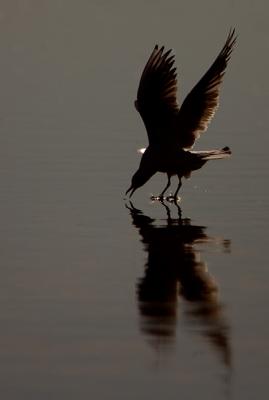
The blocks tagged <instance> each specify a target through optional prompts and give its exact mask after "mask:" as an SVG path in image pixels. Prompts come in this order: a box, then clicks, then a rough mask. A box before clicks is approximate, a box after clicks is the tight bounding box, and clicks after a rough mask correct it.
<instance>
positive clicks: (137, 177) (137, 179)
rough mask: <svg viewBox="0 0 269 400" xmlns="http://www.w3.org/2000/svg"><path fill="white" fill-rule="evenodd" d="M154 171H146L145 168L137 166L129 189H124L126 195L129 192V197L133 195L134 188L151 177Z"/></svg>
mask: <svg viewBox="0 0 269 400" xmlns="http://www.w3.org/2000/svg"><path fill="white" fill-rule="evenodd" d="M154 173H155V171H154V172H152V171H147V170H145V169H142V168H139V169H138V170H137V171H136V173H135V174H134V175H133V177H132V183H131V186H130V187H129V189H128V190H127V191H126V193H125V194H126V195H127V194H128V193H129V192H130V195H129V197H131V196H132V195H133V193H134V192H135V190H136V189H138V188H139V187H141V186H143V185H144V184H145V183H146V182H147V181H148V180H149V179H150V178H151V177H152V175H154Z"/></svg>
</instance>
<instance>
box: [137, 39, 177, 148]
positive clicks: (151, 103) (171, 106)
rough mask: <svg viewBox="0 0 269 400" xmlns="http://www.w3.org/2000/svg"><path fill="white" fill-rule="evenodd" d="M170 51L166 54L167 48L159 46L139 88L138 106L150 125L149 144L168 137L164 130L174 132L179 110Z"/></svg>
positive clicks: (143, 117) (144, 119)
mask: <svg viewBox="0 0 269 400" xmlns="http://www.w3.org/2000/svg"><path fill="white" fill-rule="evenodd" d="M170 53H171V50H168V51H167V52H165V53H164V47H161V48H160V49H159V47H158V45H156V46H155V48H154V50H153V52H152V54H151V56H150V57H149V60H148V62H147V64H146V66H145V68H144V71H143V73H142V76H141V79H140V83H139V87H138V92H137V100H136V101H135V107H136V109H137V111H138V112H139V113H140V115H141V117H142V119H143V121H144V124H145V126H146V129H147V133H148V138H149V143H156V142H160V141H162V140H165V138H164V133H166V134H169V132H171V134H172V128H173V121H174V120H175V117H176V115H177V114H178V111H179V107H178V104H177V100H176V92H177V79H176V76H177V73H176V68H175V67H173V65H174V61H175V60H174V55H170ZM166 137H167V136H166Z"/></svg>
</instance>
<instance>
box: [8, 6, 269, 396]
mask: <svg viewBox="0 0 269 400" xmlns="http://www.w3.org/2000/svg"><path fill="white" fill-rule="evenodd" d="M267 16H268V4H267V2H265V1H262V0H260V1H258V2H251V1H243V0H241V1H235V0H234V1H232V0H230V1H226V2H220V1H217V2H216V1H209V0H207V1H203V2H197V1H193V0H192V1H188V2H187V1H186V2H185V1H183V2H178V1H165V2H164V1H158V2H147V3H145V2H142V1H137V2H135V3H134V2H121V1H115V2H111V3H108V2H95V3H93V2H84V1H82V0H81V1H77V2H72V1H60V0H53V1H50V0H49V1H46V2H37V1H33V0H28V1H26V0H24V1H20V2H19V1H15V0H13V1H10V0H9V1H7V0H6V1H2V2H1V5H0V48H1V61H0V71H1V74H0V81H1V82H0V87H1V92H0V104H1V107H0V110H1V112H0V126H1V135H0V182H1V194H0V221H1V225H0V237H1V240H0V246H1V251H0V261H1V263H0V266H1V267H0V327H1V329H0V392H1V396H2V398H3V399H6V400H9V399H12V400H13V399H27V400H28V399H48V398H49V399H84V398H90V399H102V400H103V399H120V400H121V399H149V398H155V399H162V398H164V397H165V398H167V399H169V400H170V399H178V398H182V399H194V398H197V397H198V398H200V399H209V398H215V399H236V400H238V399H244V400H246V399H257V398H266V394H267V392H268V389H267V388H268V367H269V348H268V345H267V341H268V335H269V321H268V316H267V315H268V311H267V308H268V304H269V283H268V282H269V271H268V261H267V258H268V257H267V250H268V244H269V243H268V222H269V218H268V215H269V213H268V197H269V196H268V192H269V190H268V178H269V176H268V155H267V151H268V150H267V148H268V144H269V139H268V137H269V135H268V132H267V126H268V112H267V107H268V96H269V86H268V67H269V65H268V64H269V62H268V50H269V49H268V34H269V29H268V18H267ZM234 25H235V26H236V29H237V31H238V33H239V40H238V45H237V48H236V50H235V52H234V54H233V56H232V60H231V63H230V65H229V69H228V72H227V75H226V76H225V82H224V85H223V87H222V92H221V106H220V108H219V110H218V113H217V115H216V117H215V119H214V122H213V123H212V124H211V126H210V129H209V131H208V132H207V133H206V134H205V135H204V137H203V138H201V140H200V141H199V144H198V147H197V148H199V149H203V148H204V149H207V148H216V147H223V146H225V145H229V146H230V147H231V148H232V150H233V157H232V158H231V159H230V160H223V161H218V162H217V161H216V162H211V163H208V165H207V166H205V167H204V168H203V170H201V171H198V172H197V173H195V174H194V175H193V177H192V178H191V179H190V180H188V181H185V182H184V183H183V188H182V192H181V197H182V200H181V202H180V208H181V209H178V208H177V207H176V206H175V205H173V204H172V205H169V204H168V205H166V207H164V206H163V205H162V204H160V203H158V202H155V203H151V202H150V200H149V197H150V194H152V193H153V194H157V193H158V192H159V190H160V188H162V187H163V186H164V184H165V177H164V176H162V175H160V176H156V177H154V178H153V179H152V180H151V181H150V182H149V183H148V184H147V185H145V186H144V187H143V188H142V189H140V190H139V191H137V193H136V194H135V195H134V198H133V204H131V203H129V202H128V201H125V200H124V199H123V197H124V192H125V190H126V189H127V188H128V186H129V184H130V178H131V175H132V174H133V172H134V171H135V169H136V168H137V165H138V162H139V155H138V154H137V152H136V149H137V148H139V147H143V145H145V144H146V135H145V131H144V128H143V125H142V122H141V120H140V117H139V115H138V114H137V113H136V111H135V109H134V107H133V100H134V99H135V94H136V89H137V84H138V80H139V75H140V73H141V69H142V67H143V64H144V62H145V60H146V58H147V56H148V54H149V52H150V51H151V49H152V47H153V45H154V44H155V43H156V42H158V43H160V44H165V45H166V46H168V47H169V46H171V47H173V48H174V50H175V53H176V56H177V57H176V60H177V65H178V67H179V74H180V79H181V84H180V89H181V96H182V97H183V95H185V94H186V92H187V91H188V90H189V89H190V88H191V87H192V85H193V84H194V83H196V81H197V80H198V79H199V78H200V76H201V75H202V73H203V72H204V71H205V69H206V68H207V67H208V66H209V64H210V63H211V61H212V60H213V59H214V57H215V56H216V54H217V53H218V51H219V49H220V48H221V46H222V44H223V43H224V40H225V37H226V35H227V32H228V29H229V27H230V26H234ZM175 184H176V182H174V185H175Z"/></svg>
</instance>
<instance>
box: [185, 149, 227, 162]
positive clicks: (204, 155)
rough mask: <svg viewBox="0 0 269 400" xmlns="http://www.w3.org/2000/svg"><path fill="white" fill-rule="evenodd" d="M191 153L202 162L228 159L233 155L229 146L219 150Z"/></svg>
mask: <svg viewBox="0 0 269 400" xmlns="http://www.w3.org/2000/svg"><path fill="white" fill-rule="evenodd" d="M191 153H192V154H196V155H197V156H198V157H199V158H200V159H201V160H204V161H208V160H217V159H220V158H227V157H230V155H231V154H232V152H231V150H230V148H229V147H227V146H226V147H223V149H219V150H205V151H191Z"/></svg>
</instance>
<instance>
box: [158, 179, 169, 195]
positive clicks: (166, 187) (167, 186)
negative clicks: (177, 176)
mask: <svg viewBox="0 0 269 400" xmlns="http://www.w3.org/2000/svg"><path fill="white" fill-rule="evenodd" d="M167 178H168V182H167V185H166V186H165V188H164V189H163V191H162V193H161V194H160V195H159V198H160V199H163V195H164V193H165V192H166V190H167V189H168V188H169V186H170V185H171V175H169V174H167Z"/></svg>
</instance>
